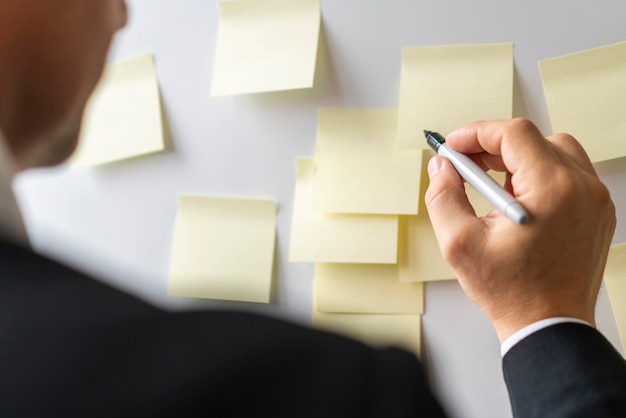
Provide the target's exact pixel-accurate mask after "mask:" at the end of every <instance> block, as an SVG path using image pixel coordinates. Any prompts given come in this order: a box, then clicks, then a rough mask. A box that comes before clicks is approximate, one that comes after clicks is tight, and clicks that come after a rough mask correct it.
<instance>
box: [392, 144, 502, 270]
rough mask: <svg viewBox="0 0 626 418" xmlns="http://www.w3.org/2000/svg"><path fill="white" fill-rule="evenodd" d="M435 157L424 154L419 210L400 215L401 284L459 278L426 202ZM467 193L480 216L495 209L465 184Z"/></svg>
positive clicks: (499, 177) (496, 176)
mask: <svg viewBox="0 0 626 418" xmlns="http://www.w3.org/2000/svg"><path fill="white" fill-rule="evenodd" d="M432 155H434V153H432V152H431V151H426V152H425V153H424V162H423V167H424V173H423V174H422V184H421V187H420V190H421V194H422V199H421V203H420V206H421V207H420V211H419V214H418V215H415V216H401V217H400V229H399V242H398V273H399V277H400V280H401V281H420V282H428V281H437V280H451V279H456V274H455V273H454V270H452V268H451V267H450V265H449V264H448V263H447V262H446V261H445V259H444V258H443V255H442V254H441V250H440V249H439V243H438V241H437V237H436V236H435V231H434V230H433V226H432V223H431V222H430V217H429V215H428V211H427V209H426V203H425V202H424V194H425V193H426V190H427V188H428V184H429V179H428V174H427V173H426V166H427V160H428V159H430V157H431V156H432ZM489 174H490V175H491V176H492V177H493V178H494V179H495V180H496V181H497V182H498V183H500V184H504V178H505V174H504V173H497V172H489ZM465 192H466V193H467V196H468V199H469V201H470V203H471V204H472V206H473V207H474V211H475V212H476V214H477V216H484V215H487V214H488V213H489V212H491V211H492V210H493V206H492V205H491V204H490V203H489V202H488V201H487V200H486V199H485V198H484V197H482V196H481V195H480V194H479V193H478V192H477V191H476V190H475V189H474V188H473V187H472V186H470V185H469V184H467V183H465Z"/></svg>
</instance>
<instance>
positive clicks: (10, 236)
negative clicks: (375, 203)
mask: <svg viewBox="0 0 626 418" xmlns="http://www.w3.org/2000/svg"><path fill="white" fill-rule="evenodd" d="M126 13H127V12H126V6H125V4H124V1H123V0H19V1H17V0H0V131H1V132H0V416H2V417H56V416H58V417H94V416H96V417H97V416H103V417H118V416H132V417H137V416H151V417H152V416H189V415H209V416H218V417H222V416H246V417H248V416H272V417H293V416H298V417H330V416H340V417H349V416H352V417H368V416H378V417H404V416H422V417H443V416H445V413H444V411H443V409H442V408H441V406H440V405H439V404H438V403H437V401H436V400H435V398H434V397H433V395H432V394H431V392H430V390H429V389H428V387H427V384H426V382H425V378H424V375H423V371H422V369H421V366H420V364H419V362H418V360H417V359H416V358H415V357H414V356H412V355H411V354H409V353H407V352H404V351H402V350H398V349H386V350H373V349H370V348H368V347H366V346H364V345H362V344H359V343H357V342H355V341H351V340H348V339H345V338H341V337H339V336H334V335H331V334H327V333H322V332H317V331H313V330H311V329H308V328H303V327H299V326H296V325H292V324H289V323H286V322H281V321H277V320H273V319H269V318H264V317H262V316H257V315H251V314H244V313H235V312H186V313H178V314H172V313H167V312H163V311H161V310H159V309H157V308H155V307H152V306H150V305H148V304H146V303H144V302H142V301H140V300H138V299H135V298H133V297H131V296H129V295H126V294H123V293H121V292H119V291H117V290H115V289H112V288H109V287H107V286H105V285H103V284H101V283H100V282H98V281H97V280H94V279H92V278H90V277H87V276H85V275H83V274H81V273H80V272H76V271H73V270H72V269H70V268H68V267H65V266H63V265H61V264H58V263H56V262H54V261H51V260H49V259H46V258H44V257H41V256H39V255H37V254H35V253H33V252H32V251H31V250H30V249H29V248H28V240H27V237H26V236H25V231H24V228H23V224H22V221H21V217H20V214H19V211H18V210H17V205H16V204H15V200H14V197H13V195H12V193H11V181H12V179H13V177H14V175H15V174H17V173H18V172H20V171H23V170H26V169H28V168H31V167H38V166H48V165H54V164H58V163H60V162H62V161H64V160H65V159H67V158H68V157H69V155H70V154H71V153H72V151H73V149H74V148H75V146H76V142H77V138H78V132H79V129H80V121H81V117H82V113H83V109H84V106H85V103H86V100H87V98H88V97H89V94H90V93H91V91H92V89H93V88H94V86H95V84H96V82H97V80H98V78H99V76H100V73H101V71H102V67H103V63H104V61H105V56H106V52H107V49H108V47H109V43H110V41H111V38H112V36H113V35H114V33H115V32H116V31H117V30H118V29H119V28H121V27H122V26H123V25H124V24H125V21H126ZM448 143H449V144H450V145H451V146H452V147H453V148H456V149H458V150H460V151H463V152H465V153H468V154H472V155H473V157H472V158H474V159H475V160H476V161H477V162H479V164H482V165H483V166H484V167H485V168H488V167H489V168H494V169H497V170H506V171H507V172H508V173H510V175H509V181H508V183H507V187H508V188H509V190H510V191H511V192H512V193H514V194H515V196H516V197H517V198H518V200H519V201H520V202H521V203H522V204H523V205H524V207H525V208H526V209H527V210H528V212H529V213H530V216H531V220H530V222H529V223H528V224H527V225H524V226H518V225H515V224H513V223H511V222H510V221H508V220H507V219H505V218H503V217H502V216H501V215H500V214H498V213H492V214H490V215H489V216H487V217H484V218H477V217H476V216H475V215H474V213H473V211H472V209H471V206H470V205H469V204H468V202H467V197H466V196H465V193H464V190H463V182H462V181H461V180H460V178H459V177H458V175H457V174H456V172H455V171H454V170H453V169H452V167H451V166H450V164H449V163H448V162H447V161H446V160H443V159H441V158H435V159H434V160H432V161H431V163H430V164H429V173H430V176H431V185H430V187H429V190H428V193H427V198H426V199H427V203H428V209H429V213H430V215H431V218H432V222H433V225H434V227H435V230H436V233H437V236H438V239H439V241H440V245H441V248H442V250H443V252H444V254H445V256H446V258H447V259H448V261H449V262H450V263H451V265H452V266H453V267H454V268H455V270H456V272H457V274H458V275H459V281H460V283H461V285H462V286H463V288H464V289H465V291H466V292H467V294H468V295H469V296H470V297H471V298H472V299H473V300H474V301H475V302H476V303H477V304H478V306H480V307H481V309H483V311H484V312H485V313H486V314H487V315H488V316H489V318H490V319H491V320H492V321H493V324H494V326H495V328H496V330H497V332H498V336H499V337H500V339H501V341H502V351H503V353H504V357H503V369H504V374H505V378H506V383H507V386H508V388H509V393H510V397H511V402H512V405H513V411H514V413H515V415H516V416H518V417H572V416H593V417H623V416H626V364H625V363H624V359H623V358H622V357H621V355H620V354H619V353H617V352H616V351H615V350H614V349H613V348H612V347H611V345H610V344H609V343H608V342H607V340H606V339H604V337H603V336H602V335H601V334H600V333H599V332H598V331H596V330H595V328H594V325H595V323H594V315H593V313H594V312H593V311H594V304H595V301H596V297H597V293H598V287H599V285H600V281H601V278H602V273H603V269H604V264H605V261H606V255H607V250H608V245H609V242H610V239H611V236H612V234H613V230H614V227H615V214H614V207H613V204H612V202H611V200H610V197H609V194H608V192H607V190H606V188H605V187H604V186H603V185H602V183H601V182H600V181H599V179H598V177H597V175H596V174H595V172H594V169H593V167H592V165H591V163H590V162H589V160H588V158H587V156H586V155H585V153H584V151H583V150H582V149H581V147H580V145H578V143H577V142H576V141H575V140H574V139H573V138H571V137H569V136H567V135H556V136H551V137H548V138H547V139H546V138H544V137H543V136H542V135H541V134H540V133H539V132H538V130H537V129H536V128H535V127H534V125H532V124H531V123H530V122H528V121H524V120H513V121H498V122H481V123H476V124H473V125H470V126H467V127H465V128H462V129H460V130H459V131H457V132H455V133H453V134H452V135H450V136H449V137H448Z"/></svg>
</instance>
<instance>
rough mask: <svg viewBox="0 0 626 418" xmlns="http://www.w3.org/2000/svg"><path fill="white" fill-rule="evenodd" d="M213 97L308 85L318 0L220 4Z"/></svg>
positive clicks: (317, 27)
mask: <svg viewBox="0 0 626 418" xmlns="http://www.w3.org/2000/svg"><path fill="white" fill-rule="evenodd" d="M218 6H219V25H218V33H217V46H216V52H215V64H214V68H213V82H212V86H211V95H212V96H224V95H233V94H244V93H257V92H267V91H279V90H291V89H301V88H310V87H312V86H313V78H314V74H315V61H316V58H317V47H318V39H319V30H320V22H321V13H320V2H319V0H298V1H292V0H263V1H257V0H251V1H232V2H223V3H219V4H218Z"/></svg>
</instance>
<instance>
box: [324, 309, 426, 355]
mask: <svg viewBox="0 0 626 418" xmlns="http://www.w3.org/2000/svg"><path fill="white" fill-rule="evenodd" d="M421 319H422V317H421V315H418V314H408V315H405V314H397V315H383V314H332V313H321V312H314V313H313V326H314V327H315V328H318V329H321V330H325V331H328V332H333V333H336V334H339V335H343V336H345V337H348V338H353V339H355V340H358V341H361V342H363V343H365V344H368V345H370V346H373V347H379V348H384V347H399V348H403V349H405V350H407V351H410V352H412V353H414V354H415V355H416V356H419V353H420V348H421Z"/></svg>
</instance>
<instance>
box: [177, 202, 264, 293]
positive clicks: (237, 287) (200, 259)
mask: <svg viewBox="0 0 626 418" xmlns="http://www.w3.org/2000/svg"><path fill="white" fill-rule="evenodd" d="M275 235H276V203H274V202H272V201H265V200H250V199H227V198H215V197H203V196H180V197H179V198H178V213H177V216H176V227H175V231H174V244H173V248H172V259H171V265H170V278H169V294H170V295H173V296H186V297H194V298H209V299H223V300H236V301H246V302H264V303H267V302H269V300H270V289H271V279H272V266H273V260H274V241H275Z"/></svg>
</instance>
